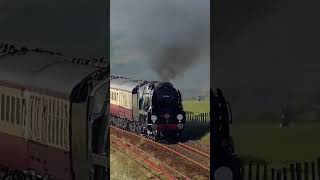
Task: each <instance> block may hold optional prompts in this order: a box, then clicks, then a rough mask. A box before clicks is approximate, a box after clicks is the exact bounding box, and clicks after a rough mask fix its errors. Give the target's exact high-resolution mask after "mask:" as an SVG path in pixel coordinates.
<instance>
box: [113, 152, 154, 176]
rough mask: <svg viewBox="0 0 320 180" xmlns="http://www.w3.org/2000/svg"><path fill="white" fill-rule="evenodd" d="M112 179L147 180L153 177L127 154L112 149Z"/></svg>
mask: <svg viewBox="0 0 320 180" xmlns="http://www.w3.org/2000/svg"><path fill="white" fill-rule="evenodd" d="M110 172H111V174H110V179H112V180H133V179H139V180H140V179H141V180H144V179H145V180H147V179H149V178H150V177H151V176H152V175H151V173H149V172H148V170H146V169H145V168H143V167H141V166H140V165H139V164H138V163H137V162H135V161H134V160H132V159H131V158H129V157H128V156H127V155H126V154H123V153H120V152H118V151H115V150H114V149H113V148H110Z"/></svg>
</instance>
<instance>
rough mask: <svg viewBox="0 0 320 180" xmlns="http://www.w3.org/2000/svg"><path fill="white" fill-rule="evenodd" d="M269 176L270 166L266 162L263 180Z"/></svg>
mask: <svg viewBox="0 0 320 180" xmlns="http://www.w3.org/2000/svg"><path fill="white" fill-rule="evenodd" d="M267 178H268V166H267V165H266V164H265V165H264V166H263V180H267Z"/></svg>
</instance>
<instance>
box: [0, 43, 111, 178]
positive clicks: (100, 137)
mask: <svg viewBox="0 0 320 180" xmlns="http://www.w3.org/2000/svg"><path fill="white" fill-rule="evenodd" d="M1 47H2V49H1ZM1 50H3V51H2V52H4V53H3V54H1ZM88 62H89V61H86V63H83V64H82V63H81V62H80V61H77V63H76V62H75V61H72V60H69V58H67V57H65V56H62V55H59V54H58V53H56V54H55V53H49V52H48V51H41V50H39V49H37V50H33V51H32V50H27V49H21V51H20V50H19V49H16V50H15V51H12V49H11V51H8V48H7V50H6V49H5V46H0V147H1V148H0V164H1V165H5V166H8V167H10V168H16V169H19V170H30V171H34V172H36V173H38V174H43V175H49V176H52V177H53V178H54V179H58V180H89V179H99V180H100V179H102V178H105V177H106V173H105V172H106V171H105V170H106V168H108V167H107V164H108V159H107V156H106V154H105V152H104V146H105V144H104V143H105V138H106V136H105V134H106V133H107V123H108V119H106V118H107V117H108V115H107V114H106V113H107V112H108V104H109V102H108V97H109V93H108V90H109V80H108V73H109V72H108V70H107V67H105V66H98V65H94V64H92V65H89V63H88Z"/></svg>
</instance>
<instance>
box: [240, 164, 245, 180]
mask: <svg viewBox="0 0 320 180" xmlns="http://www.w3.org/2000/svg"><path fill="white" fill-rule="evenodd" d="M244 168H245V166H244V165H242V167H241V169H240V173H241V180H244V173H245V170H244Z"/></svg>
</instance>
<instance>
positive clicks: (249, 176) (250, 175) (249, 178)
mask: <svg viewBox="0 0 320 180" xmlns="http://www.w3.org/2000/svg"><path fill="white" fill-rule="evenodd" d="M248 180H252V162H249V171H248Z"/></svg>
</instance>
